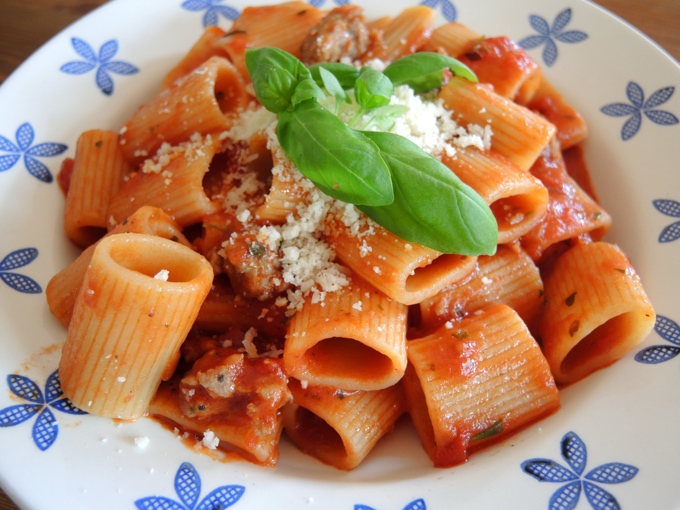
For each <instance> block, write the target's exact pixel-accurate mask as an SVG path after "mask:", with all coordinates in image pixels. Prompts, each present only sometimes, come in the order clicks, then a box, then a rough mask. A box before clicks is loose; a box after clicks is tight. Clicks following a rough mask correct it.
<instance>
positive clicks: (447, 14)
mask: <svg viewBox="0 0 680 510" xmlns="http://www.w3.org/2000/svg"><path fill="white" fill-rule="evenodd" d="M420 5H424V6H426V7H430V8H432V9H436V8H437V7H441V8H442V16H444V19H445V20H446V21H448V22H453V21H456V18H457V17H458V13H457V11H456V7H455V6H454V5H453V2H451V0H423V2H421V3H420Z"/></svg>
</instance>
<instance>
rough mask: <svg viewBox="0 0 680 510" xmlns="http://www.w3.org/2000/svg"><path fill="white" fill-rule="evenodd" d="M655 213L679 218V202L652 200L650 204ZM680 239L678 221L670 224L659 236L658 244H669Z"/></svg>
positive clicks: (679, 222)
mask: <svg viewBox="0 0 680 510" xmlns="http://www.w3.org/2000/svg"><path fill="white" fill-rule="evenodd" d="M652 204H653V205H654V207H655V208H656V210H657V211H659V212H660V213H661V214H665V215H666V216H670V217H671V218H680V202H678V201H677V200H663V199H659V200H654V201H653V202H652ZM677 239H680V220H678V221H676V222H674V223H671V224H670V225H668V226H667V227H664V229H663V230H662V231H661V233H660V234H659V242H660V243H670V242H671V241H675V240H677Z"/></svg>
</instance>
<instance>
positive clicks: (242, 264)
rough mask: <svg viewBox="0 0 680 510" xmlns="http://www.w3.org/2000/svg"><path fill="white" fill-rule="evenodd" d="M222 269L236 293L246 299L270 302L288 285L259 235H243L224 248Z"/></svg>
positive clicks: (271, 253) (276, 261)
mask: <svg viewBox="0 0 680 510" xmlns="http://www.w3.org/2000/svg"><path fill="white" fill-rule="evenodd" d="M220 254H221V255H223V257H224V261H223V267H224V270H225V272H226V273H227V275H228V276H229V280H230V281H231V285H232V286H233V287H234V290H236V291H237V292H240V293H242V294H243V295H244V296H246V297H252V298H256V299H259V300H261V301H262V300H266V299H271V298H272V297H274V296H276V295H278V294H280V293H281V292H282V291H283V290H284V289H285V288H286V287H287V284H286V283H285V282H284V281H283V275H282V273H281V260H280V259H279V257H277V255H276V252H274V251H272V250H270V249H269V248H268V247H267V246H266V245H264V244H262V243H260V242H259V241H258V239H257V235H256V234H252V233H243V234H240V235H238V236H233V237H231V238H230V239H229V240H228V241H227V242H225V243H224V244H223V245H222V251H221V252H220Z"/></svg>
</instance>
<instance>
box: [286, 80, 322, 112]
mask: <svg viewBox="0 0 680 510" xmlns="http://www.w3.org/2000/svg"><path fill="white" fill-rule="evenodd" d="M312 98H316V99H320V100H324V99H326V95H325V94H324V93H323V90H321V88H320V87H319V86H318V85H317V84H316V82H315V81H314V80H312V79H311V78H306V79H304V80H302V81H301V82H300V83H298V84H297V87H295V91H294V92H293V97H291V98H290V102H291V104H292V105H293V107H295V106H296V105H298V104H300V103H302V102H303V101H306V100H308V99H312Z"/></svg>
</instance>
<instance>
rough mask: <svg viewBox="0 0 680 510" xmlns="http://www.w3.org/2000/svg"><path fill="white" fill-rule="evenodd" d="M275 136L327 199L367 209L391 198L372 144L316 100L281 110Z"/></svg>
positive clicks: (387, 178) (385, 171) (384, 171)
mask: <svg viewBox="0 0 680 510" xmlns="http://www.w3.org/2000/svg"><path fill="white" fill-rule="evenodd" d="M276 134H277V136H278V139H279V142H280V143H281V147H282V148H283V150H284V151H285V152H286V154H287V155H288V157H289V158H290V159H291V161H293V163H295V166H297V167H298V169H299V170H300V172H302V174H303V175H305V176H306V177H308V178H309V179H310V180H311V181H312V182H313V183H314V184H315V185H316V187H317V188H319V189H320V190H321V191H323V192H324V193H326V194H327V195H329V196H331V197H333V198H336V199H338V200H342V201H343V202H349V203H352V204H361V205H371V206H379V205H387V204H389V203H391V202H392V200H394V193H393V191H392V181H391V179H390V171H389V169H388V168H387V165H386V164H385V162H384V161H383V159H382V158H381V157H380V152H379V151H378V148H377V147H376V146H375V144H374V143H373V142H372V141H371V140H369V139H368V138H366V137H365V136H364V135H363V134H362V133H361V132H359V131H355V130H353V129H351V128H349V127H347V126H346V125H345V124H344V123H343V122H342V121H341V120H340V119H339V118H338V117H336V116H335V115H333V114H332V113H330V112H329V111H328V110H326V109H325V108H323V107H322V106H321V105H319V104H318V103H317V102H316V101H314V100H311V101H305V102H303V103H300V104H299V105H297V106H296V107H295V109H294V110H286V111H284V112H281V113H280V114H279V124H278V128H277V133H276Z"/></svg>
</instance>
